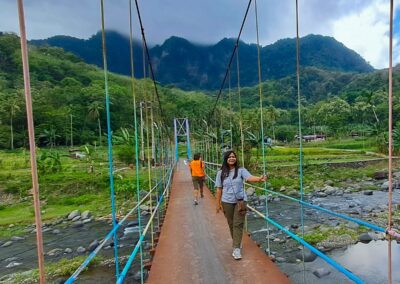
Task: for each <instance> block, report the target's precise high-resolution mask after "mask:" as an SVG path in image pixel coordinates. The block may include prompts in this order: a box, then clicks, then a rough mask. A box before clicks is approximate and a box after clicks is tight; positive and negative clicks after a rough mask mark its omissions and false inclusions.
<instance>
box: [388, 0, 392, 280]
mask: <svg viewBox="0 0 400 284" xmlns="http://www.w3.org/2000/svg"><path fill="white" fill-rule="evenodd" d="M389 23H390V28H389V98H388V101H389V102H388V103H389V125H388V128H389V148H388V155H389V159H388V163H389V164H388V172H389V189H388V190H389V192H388V230H391V228H392V189H393V173H392V171H393V166H392V160H393V80H392V77H393V67H392V62H393V0H390V20H389ZM388 283H389V284H391V283H392V237H391V236H390V235H389V240H388Z"/></svg>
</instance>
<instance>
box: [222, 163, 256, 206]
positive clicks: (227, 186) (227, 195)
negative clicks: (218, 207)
mask: <svg viewBox="0 0 400 284" xmlns="http://www.w3.org/2000/svg"><path fill="white" fill-rule="evenodd" d="M221 173H222V172H221V170H219V171H218V172H217V177H216V180H215V187H222V198H221V201H222V202H225V203H236V202H237V200H238V199H243V200H245V201H247V195H246V192H245V190H244V181H246V180H247V179H248V178H249V177H251V174H250V173H249V171H248V170H246V169H245V168H239V169H238V175H237V177H236V178H235V179H233V176H234V175H235V169H233V170H231V171H230V172H229V176H228V177H226V178H225V179H224V184H223V185H222V184H221Z"/></svg>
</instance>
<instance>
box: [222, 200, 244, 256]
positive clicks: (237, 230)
mask: <svg viewBox="0 0 400 284" xmlns="http://www.w3.org/2000/svg"><path fill="white" fill-rule="evenodd" d="M221 204H222V209H223V210H224V215H225V217H226V220H227V221H228V225H229V230H230V232H231V237H232V240H233V243H232V246H233V248H240V244H241V243H242V236H243V224H244V218H245V215H242V214H240V213H239V210H237V208H236V203H233V204H232V203H225V202H221Z"/></svg>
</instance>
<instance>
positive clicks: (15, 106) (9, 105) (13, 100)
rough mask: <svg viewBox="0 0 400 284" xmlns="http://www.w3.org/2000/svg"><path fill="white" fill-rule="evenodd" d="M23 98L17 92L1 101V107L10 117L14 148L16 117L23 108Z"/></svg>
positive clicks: (12, 146)
mask: <svg viewBox="0 0 400 284" xmlns="http://www.w3.org/2000/svg"><path fill="white" fill-rule="evenodd" d="M7 97H8V98H7ZM20 106H21V98H19V97H18V93H17V94H12V95H11V96H5V99H4V100H3V101H2V102H1V109H2V111H3V112H4V113H7V114H8V115H9V117H10V147H11V150H14V118H15V115H16V113H17V112H19V111H20V110H21V107H20Z"/></svg>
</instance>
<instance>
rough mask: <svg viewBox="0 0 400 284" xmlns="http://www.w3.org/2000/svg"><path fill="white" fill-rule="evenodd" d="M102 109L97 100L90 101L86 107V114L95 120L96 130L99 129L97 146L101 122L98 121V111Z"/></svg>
mask: <svg viewBox="0 0 400 284" xmlns="http://www.w3.org/2000/svg"><path fill="white" fill-rule="evenodd" d="M103 109H104V107H103V106H102V105H101V103H100V102H99V101H94V102H92V103H91V104H90V105H89V107H88V116H89V117H90V118H91V119H93V120H97V125H98V130H99V146H101V123H100V112H101V111H102V110H103Z"/></svg>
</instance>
